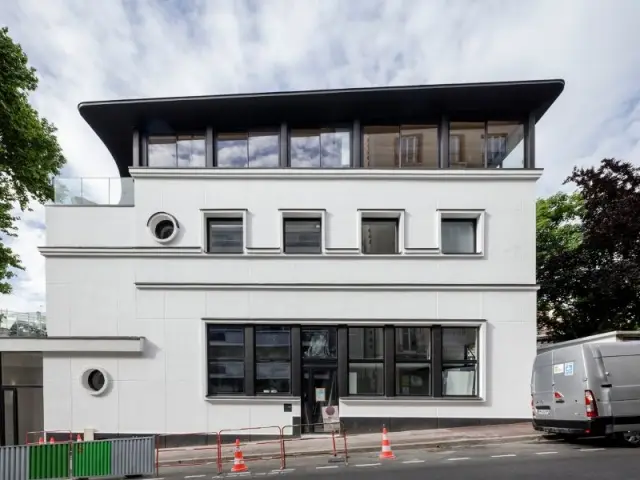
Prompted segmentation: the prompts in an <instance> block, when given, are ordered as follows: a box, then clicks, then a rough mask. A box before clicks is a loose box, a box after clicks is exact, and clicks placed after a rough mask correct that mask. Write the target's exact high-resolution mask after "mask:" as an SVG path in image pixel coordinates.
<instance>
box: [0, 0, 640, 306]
mask: <svg viewBox="0 0 640 480" xmlns="http://www.w3.org/2000/svg"><path fill="white" fill-rule="evenodd" d="M0 25H4V26H8V27H9V34H10V35H11V36H12V38H13V39H14V40H15V41H17V42H19V43H20V44H21V45H22V47H23V49H24V50H25V52H26V53H27V55H28V56H29V61H30V63H31V65H32V66H33V67H35V68H36V69H37V70H38V75H39V78H40V86H39V88H38V90H37V92H36V93H35V94H33V95H32V97H31V101H32V104H33V105H34V107H35V108H36V109H37V110H38V111H39V112H40V114H41V115H43V116H44V117H46V118H47V119H48V120H50V121H52V122H53V123H54V124H55V125H56V126H57V128H58V139H59V142H60V144H61V146H62V148H63V150H64V153H65V155H66V157H67V159H68V164H67V166H66V167H65V169H64V171H63V175H64V176H65V177H117V176H118V173H117V170H116V167H115V164H114V162H113V160H112V159H111V157H110V155H109V154H108V152H107V151H106V149H105V148H104V146H103V145H102V143H101V142H100V141H99V140H98V138H97V137H96V136H95V134H94V133H93V131H92V130H91V129H90V128H89V127H88V126H87V124H86V123H85V122H84V120H82V118H81V117H80V115H79V114H78V110H77V105H78V103H80V102H82V101H92V100H110V99H118V98H131V97H156V96H185V95H211V94H223V93H240V92H262V91H285V90H308V89H309V90H310V89H325V88H347V87H368V86H385V85H409V84H435V83H456V82H486V81H509V80H528V79H549V78H562V79H564V80H565V81H566V87H565V91H564V93H563V94H562V95H561V96H560V98H559V99H558V101H557V102H556V103H555V104H554V105H553V106H552V108H551V109H550V110H549V111H548V112H547V114H546V115H545V117H544V118H543V119H542V120H541V121H540V123H538V127H537V130H536V142H537V143H536V148H537V155H536V162H537V166H539V167H542V168H544V169H545V172H544V174H543V177H542V179H541V180H540V181H539V183H538V193H539V194H540V195H541V196H543V195H549V194H552V193H554V192H555V191H557V190H558V189H559V188H561V185H562V181H563V180H564V178H566V176H567V175H568V174H569V173H570V172H571V170H572V168H573V167H574V166H576V165H580V166H582V165H593V164H595V163H597V162H599V161H600V160H601V159H602V158H605V157H616V158H621V159H625V160H629V161H632V162H634V163H640V81H638V79H640V48H638V45H639V44H640V28H638V25H640V1H638V0H607V1H605V0H602V1H595V0H562V1H558V0H536V1H528V2H524V1H522V0H511V1H509V0H495V1H494V0H456V1H452V0H448V1H439V0H415V1H411V0H406V1H404V0H387V1H379V0H350V1H344V0H288V1H287V0H282V1H281V0H246V1H242V0H236V1H232V0H156V1H151V0H137V1H133V0H129V1H125V0H109V1H104V0H103V1H99V0H46V1H43V0H3V1H1V2H0ZM565 188H566V187H565ZM45 235H46V229H45V225H44V208H43V207H41V206H34V211H33V212H28V213H23V214H21V220H20V222H19V237H18V238H17V239H14V240H12V241H11V242H10V243H11V246H12V247H13V248H14V249H15V251H17V253H18V254H19V255H20V256H21V257H22V261H23V264H24V266H25V267H26V271H24V272H20V273H19V275H18V277H17V278H15V279H13V280H14V281H13V287H14V292H13V294H12V295H6V296H2V297H0V308H2V309H9V310H14V311H25V312H26V311H44V310H45V309H46V305H45V278H44V258H43V257H42V256H41V255H40V254H39V252H38V250H37V247H38V246H42V245H44V244H45Z"/></svg>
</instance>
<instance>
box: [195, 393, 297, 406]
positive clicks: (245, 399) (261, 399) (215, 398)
mask: <svg viewBox="0 0 640 480" xmlns="http://www.w3.org/2000/svg"><path fill="white" fill-rule="evenodd" d="M205 400H206V401H207V402H210V403H231V402H233V403H295V404H299V403H300V397H290V396H281V395H269V394H261V395H256V396H251V397H249V396H246V395H209V396H206V397H205Z"/></svg>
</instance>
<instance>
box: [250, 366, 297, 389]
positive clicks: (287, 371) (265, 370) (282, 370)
mask: <svg viewBox="0 0 640 480" xmlns="http://www.w3.org/2000/svg"><path fill="white" fill-rule="evenodd" d="M290 392H291V364H290V363H289V362H266V363H257V364H256V393H279V394H283V393H290Z"/></svg>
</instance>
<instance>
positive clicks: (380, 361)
mask: <svg viewBox="0 0 640 480" xmlns="http://www.w3.org/2000/svg"><path fill="white" fill-rule="evenodd" d="M367 329H373V330H375V331H376V334H379V335H380V337H381V339H382V351H381V352H380V357H379V358H353V357H352V356H351V332H352V331H353V330H363V331H364V330H367ZM375 341H376V342H377V339H376V340H375ZM385 357H386V355H385V329H384V327H382V326H365V325H363V326H359V325H358V326H356V325H349V326H347V364H348V367H347V376H348V375H349V374H350V373H351V365H352V364H354V365H379V366H380V367H381V368H380V370H379V372H380V374H381V375H382V376H381V378H380V384H381V385H382V391H381V392H379V393H351V391H350V390H351V389H350V388H349V389H348V390H346V392H347V393H348V396H350V397H383V396H385V394H386V379H385V376H386V372H385V370H386V369H385V360H386V358H385ZM376 371H378V370H376ZM347 383H348V384H349V387H350V380H349V379H348V380H347Z"/></svg>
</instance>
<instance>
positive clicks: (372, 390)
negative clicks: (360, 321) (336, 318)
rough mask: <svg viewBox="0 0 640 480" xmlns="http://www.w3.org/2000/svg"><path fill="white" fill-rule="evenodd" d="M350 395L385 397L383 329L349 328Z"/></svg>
mask: <svg viewBox="0 0 640 480" xmlns="http://www.w3.org/2000/svg"><path fill="white" fill-rule="evenodd" d="M349 395H384V329H383V328H378V327H353V328H351V327H350V328H349Z"/></svg>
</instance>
